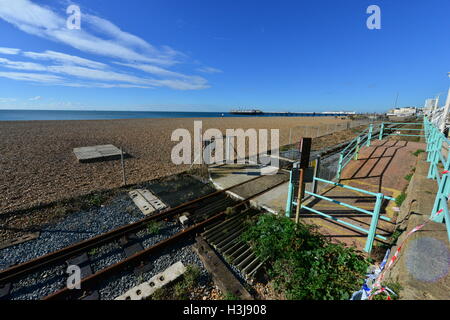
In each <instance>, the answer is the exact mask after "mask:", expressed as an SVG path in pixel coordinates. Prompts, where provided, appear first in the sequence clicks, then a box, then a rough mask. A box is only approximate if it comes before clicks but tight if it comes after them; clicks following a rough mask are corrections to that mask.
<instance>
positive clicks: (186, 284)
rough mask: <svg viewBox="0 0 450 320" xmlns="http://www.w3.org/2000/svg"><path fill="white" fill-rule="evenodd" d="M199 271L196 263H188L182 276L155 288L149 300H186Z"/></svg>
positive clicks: (195, 284) (199, 273)
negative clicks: (168, 283) (172, 282)
mask: <svg viewBox="0 0 450 320" xmlns="http://www.w3.org/2000/svg"><path fill="white" fill-rule="evenodd" d="M200 275H201V271H200V268H199V267H198V266H196V265H188V266H187V267H186V272H185V273H184V274H183V276H182V278H181V279H180V280H179V281H177V282H175V283H174V284H171V285H168V286H165V287H162V288H159V289H157V290H156V291H155V292H154V293H153V294H152V295H151V296H150V298H149V299H150V300H187V299H189V297H190V293H191V292H192V291H193V290H194V289H195V287H196V286H197V283H198V280H199V279H200Z"/></svg>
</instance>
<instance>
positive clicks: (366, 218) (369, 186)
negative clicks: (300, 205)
mask: <svg viewBox="0 0 450 320" xmlns="http://www.w3.org/2000/svg"><path fill="white" fill-rule="evenodd" d="M418 149H425V144H424V143H418V142H408V141H394V140H381V141H379V140H375V141H373V143H372V145H371V146H370V147H365V148H363V149H362V150H361V151H360V154H359V159H358V160H352V161H350V163H349V164H348V165H347V166H346V168H345V169H344V170H343V173H342V176H341V178H342V179H341V181H340V183H342V184H345V185H350V186H352V187H356V188H359V189H363V190H367V191H371V192H375V193H378V192H381V193H383V194H384V195H387V196H391V197H393V198H396V197H397V196H398V195H400V194H401V192H402V191H403V190H404V189H405V188H406V186H407V185H408V183H409V181H408V180H407V179H405V176H407V175H408V174H409V173H411V172H412V170H413V168H414V166H415V163H416V161H417V157H416V156H414V155H413V154H412V153H413V152H415V151H416V150H418ZM320 186H321V188H320V190H321V191H320V192H319V194H321V195H324V196H326V197H328V198H331V199H334V200H337V201H340V202H344V203H347V204H350V205H353V206H356V207H359V208H362V209H365V210H367V211H373V209H374V206H375V200H376V198H375V197H374V196H371V195H368V194H365V193H361V192H357V191H352V190H348V189H344V188H341V187H338V186H337V187H334V186H330V185H326V184H321V185H320ZM304 205H307V206H308V207H310V208H313V209H315V210H318V211H321V212H323V213H326V214H328V215H331V216H333V217H335V218H338V219H342V220H343V221H346V222H348V223H352V224H354V225H357V226H359V227H362V228H364V229H369V226H370V222H371V216H370V215H368V214H366V213H361V212H359V211H357V210H354V209H350V208H347V207H344V206H341V205H339V204H336V203H331V202H329V201H325V200H320V199H314V198H310V199H308V200H307V201H305V202H304ZM397 212H398V208H397V206H396V204H395V202H394V201H389V200H385V201H384V202H383V205H382V210H381V214H382V216H385V217H388V218H390V219H391V221H390V222H387V221H384V220H380V221H379V224H378V229H377V234H379V235H382V236H385V237H386V238H387V237H389V236H390V235H391V233H392V231H393V229H394V227H395V223H394V222H395V218H396V215H397ZM300 217H301V219H302V220H301V221H303V222H304V223H309V224H315V225H318V226H319V231H320V232H321V233H323V234H325V235H327V236H329V237H331V238H332V240H333V241H338V242H343V243H345V244H348V245H352V246H355V247H356V248H358V249H360V250H362V249H363V248H364V245H365V243H366V238H367V237H366V234H365V233H362V232H360V231H357V230H355V229H352V228H350V227H347V226H345V225H344V224H342V223H339V222H337V221H333V220H330V219H326V218H323V217H321V216H320V215H317V214H314V213H309V212H308V211H306V210H304V209H303V210H301V215H300ZM379 242H381V240H380V241H375V243H374V245H375V246H376V245H377V243H379ZM375 251H376V248H375Z"/></svg>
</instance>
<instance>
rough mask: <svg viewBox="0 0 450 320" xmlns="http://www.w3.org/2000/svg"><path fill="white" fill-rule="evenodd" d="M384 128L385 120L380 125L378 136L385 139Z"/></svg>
mask: <svg viewBox="0 0 450 320" xmlns="http://www.w3.org/2000/svg"><path fill="white" fill-rule="evenodd" d="M383 130H384V122H382V123H381V125H380V135H379V136H378V140H381V139H383Z"/></svg>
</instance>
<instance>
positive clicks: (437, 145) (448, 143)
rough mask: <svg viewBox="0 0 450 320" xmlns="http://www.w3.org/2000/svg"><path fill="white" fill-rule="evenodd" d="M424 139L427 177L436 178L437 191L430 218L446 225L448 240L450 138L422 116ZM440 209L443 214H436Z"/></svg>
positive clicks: (449, 228)
mask: <svg viewBox="0 0 450 320" xmlns="http://www.w3.org/2000/svg"><path fill="white" fill-rule="evenodd" d="M423 121H424V131H425V140H426V142H427V150H426V152H427V162H430V168H429V169H428V178H429V179H433V180H436V182H437V184H438V191H437V194H436V198H435V200H434V205H433V210H432V211H431V215H430V218H431V219H432V220H433V221H434V222H438V223H443V222H444V220H445V225H446V227H447V235H448V240H449V241H450V215H449V210H448V200H449V193H450V181H449V174H450V156H449V150H450V140H448V139H447V137H446V136H445V135H444V134H443V133H442V132H441V131H440V130H439V129H438V128H437V127H436V126H435V125H434V124H432V123H431V122H430V121H429V120H428V119H427V118H426V117H424V120H423ZM440 210H442V212H443V213H444V214H439V215H436V212H438V211H440Z"/></svg>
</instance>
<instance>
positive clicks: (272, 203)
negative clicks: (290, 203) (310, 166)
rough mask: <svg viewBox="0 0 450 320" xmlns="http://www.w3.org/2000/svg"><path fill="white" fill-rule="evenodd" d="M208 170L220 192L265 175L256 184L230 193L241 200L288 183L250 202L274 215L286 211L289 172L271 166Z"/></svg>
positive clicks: (227, 166)
mask: <svg viewBox="0 0 450 320" xmlns="http://www.w3.org/2000/svg"><path fill="white" fill-rule="evenodd" d="M208 170H209V174H210V177H211V181H212V183H213V184H214V186H215V187H216V188H217V189H219V190H221V189H227V188H229V187H232V186H234V185H237V184H239V183H242V182H245V181H249V180H251V179H254V178H256V177H258V176H262V175H264V177H262V178H260V179H258V180H257V181H255V182H250V183H248V184H244V185H242V186H239V187H236V188H233V189H232V190H230V191H229V193H230V194H231V195H232V196H234V197H236V198H239V199H245V198H247V197H250V196H252V195H254V194H257V193H259V192H261V191H263V190H266V189H268V188H270V187H272V186H275V185H276V184H278V183H280V182H282V181H286V182H285V183H282V184H281V185H279V186H278V187H275V188H273V189H271V190H269V191H267V192H266V193H264V194H261V195H259V196H258V197H255V198H254V199H252V200H251V201H250V203H251V204H252V205H253V206H255V207H258V208H262V209H264V210H267V211H269V212H272V213H274V214H277V213H278V212H280V211H281V210H284V209H285V207H286V201H287V190H288V187H289V174H288V173H287V172H284V171H282V170H278V171H277V168H274V167H270V166H260V165H252V164H226V165H213V166H210V167H209V168H208ZM275 171H276V174H273V175H266V174H267V173H269V172H275Z"/></svg>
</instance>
